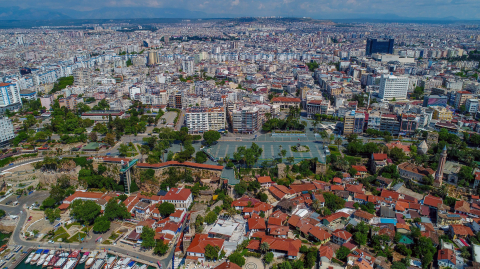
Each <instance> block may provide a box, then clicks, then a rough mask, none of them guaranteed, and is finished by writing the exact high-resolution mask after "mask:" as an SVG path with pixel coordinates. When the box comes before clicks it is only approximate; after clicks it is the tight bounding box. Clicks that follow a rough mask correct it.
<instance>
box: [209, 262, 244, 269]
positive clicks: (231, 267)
mask: <svg viewBox="0 0 480 269" xmlns="http://www.w3.org/2000/svg"><path fill="white" fill-rule="evenodd" d="M215 269H242V267H240V266H238V265H236V264H235V263H233V262H229V261H226V262H224V263H222V264H220V265H219V266H217V267H215Z"/></svg>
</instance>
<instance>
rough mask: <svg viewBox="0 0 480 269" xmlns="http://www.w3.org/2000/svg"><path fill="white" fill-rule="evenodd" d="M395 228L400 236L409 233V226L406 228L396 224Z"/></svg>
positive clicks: (404, 225)
mask: <svg viewBox="0 0 480 269" xmlns="http://www.w3.org/2000/svg"><path fill="white" fill-rule="evenodd" d="M396 227H397V232H398V233H402V234H409V233H410V226H408V225H407V224H403V223H397V225H396Z"/></svg>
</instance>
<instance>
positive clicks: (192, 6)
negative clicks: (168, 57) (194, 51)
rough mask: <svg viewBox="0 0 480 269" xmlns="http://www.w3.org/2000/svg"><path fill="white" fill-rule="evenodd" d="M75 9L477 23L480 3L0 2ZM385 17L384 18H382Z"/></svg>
mask: <svg viewBox="0 0 480 269" xmlns="http://www.w3.org/2000/svg"><path fill="white" fill-rule="evenodd" d="M11 5H15V6H19V7H21V8H48V9H60V10H59V11H61V9H74V10H78V11H88V10H91V9H99V8H105V7H144V8H149V7H155V8H181V9H188V10H190V11H201V12H204V13H207V14H215V15H217V14H219V15H221V14H224V15H226V16H234V17H244V16H256V17H258V16H284V17H286V16H294V17H312V18H315V19H334V18H338V19H342V18H375V16H385V17H387V18H388V17H389V16H392V15H393V16H394V15H396V16H399V17H409V18H412V19H415V18H418V17H423V18H445V17H456V18H459V19H480V12H479V11H480V0H397V1H394V0H174V1H172V0H42V1H38V0H21V1H20V0H13V1H12V0H0V6H11ZM385 14H387V15H385Z"/></svg>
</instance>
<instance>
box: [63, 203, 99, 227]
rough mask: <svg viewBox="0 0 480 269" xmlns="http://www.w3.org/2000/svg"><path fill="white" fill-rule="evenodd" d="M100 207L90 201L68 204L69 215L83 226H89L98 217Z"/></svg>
mask: <svg viewBox="0 0 480 269" xmlns="http://www.w3.org/2000/svg"><path fill="white" fill-rule="evenodd" d="M100 211H101V207H100V206H99V205H98V204H97V203H95V201H92V200H78V199H77V200H75V201H73V203H71V204H70V215H71V216H73V217H74V218H75V219H76V220H78V221H80V222H83V223H84V224H91V223H93V221H94V220H95V219H96V218H97V217H98V216H99V215H100Z"/></svg>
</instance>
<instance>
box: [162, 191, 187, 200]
mask: <svg viewBox="0 0 480 269" xmlns="http://www.w3.org/2000/svg"><path fill="white" fill-rule="evenodd" d="M191 194H192V191H191V190H190V189H185V188H180V189H179V188H171V189H170V190H169V191H168V192H167V194H165V196H163V197H162V198H161V200H162V201H165V200H178V201H185V200H187V199H188V197H189V196H190V195H191Z"/></svg>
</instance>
